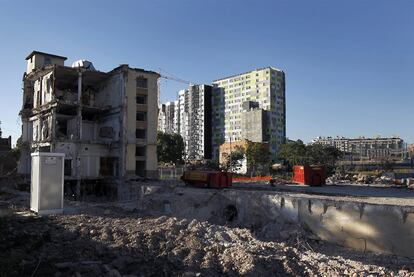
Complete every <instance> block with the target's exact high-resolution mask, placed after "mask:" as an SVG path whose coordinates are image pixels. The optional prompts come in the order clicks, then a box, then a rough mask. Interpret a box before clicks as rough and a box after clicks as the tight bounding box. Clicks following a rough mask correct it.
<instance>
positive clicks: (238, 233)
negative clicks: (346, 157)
mask: <svg viewBox="0 0 414 277" xmlns="http://www.w3.org/2000/svg"><path fill="white" fill-rule="evenodd" d="M77 205H78V210H77V212H76V213H75V214H72V215H70V214H67V215H54V216H42V217H40V216H36V215H34V214H33V213H30V212H29V211H28V194H27V193H23V192H19V191H16V190H13V189H10V188H9V189H7V190H3V191H2V190H1V189H0V276H56V277H58V276H240V275H241V276H414V261H413V260H411V259H408V258H403V257H396V256H391V255H384V254H374V253H370V252H365V253H364V252H359V251H355V250H350V249H347V248H343V247H340V246H336V245H333V244H329V243H326V242H322V241H320V240H319V239H317V238H316V237H314V236H313V235H312V234H311V233H309V232H307V231H306V230H304V229H303V228H301V227H300V226H297V225H289V226H284V227H283V228H284V229H283V230H281V231H280V232H278V233H277V234H275V233H274V232H269V230H273V229H277V226H272V225H271V224H269V225H267V226H265V227H264V228H262V229H257V230H249V229H244V228H237V227H231V226H226V225H216V224H211V223H209V222H200V221H197V220H187V219H180V218H175V217H167V216H161V217H151V216H149V215H146V214H140V213H139V212H138V211H126V210H122V209H120V208H116V207H113V208H108V205H105V206H100V205H93V206H91V205H89V204H88V203H82V204H77ZM274 224H276V223H274ZM273 227H274V228H273Z"/></svg>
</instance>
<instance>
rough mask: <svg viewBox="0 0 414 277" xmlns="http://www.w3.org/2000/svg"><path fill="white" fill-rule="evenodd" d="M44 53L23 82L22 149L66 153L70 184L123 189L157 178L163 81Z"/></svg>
mask: <svg viewBox="0 0 414 277" xmlns="http://www.w3.org/2000/svg"><path fill="white" fill-rule="evenodd" d="M66 59H67V58H66V57H63V56H58V55H52V54H48V53H43V52H39V51H33V52H32V53H31V54H30V55H28V56H27V58H26V60H27V71H26V72H25V73H24V76H23V105H22V110H21V112H20V116H21V120H22V140H23V145H24V147H23V149H22V154H21V158H20V165H19V172H20V173H23V174H30V171H31V157H30V153H31V152H36V151H41V152H58V153H65V180H67V181H73V180H76V181H79V180H82V181H83V182H87V181H89V180H115V181H125V180H128V179H131V178H136V177H137V176H139V177H149V178H156V177H157V167H158V163H157V154H156V142H157V121H158V113H157V111H158V78H159V77H160V76H159V74H158V73H156V72H153V71H147V70H144V69H139V68H131V67H129V66H128V65H121V66H119V67H116V68H114V69H113V70H111V71H109V72H101V71H97V70H95V69H94V67H93V65H92V63H91V62H88V61H84V60H83V61H77V62H75V63H74V64H73V65H72V66H65V64H64V63H65V60H66Z"/></svg>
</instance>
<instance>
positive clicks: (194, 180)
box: [181, 170, 232, 188]
mask: <svg viewBox="0 0 414 277" xmlns="http://www.w3.org/2000/svg"><path fill="white" fill-rule="evenodd" d="M181 179H182V180H183V181H184V182H185V184H186V185H190V186H194V187H203V188H228V187H231V184H232V175H231V173H228V172H219V171H197V170H194V171H185V172H184V174H183V176H182V177H181Z"/></svg>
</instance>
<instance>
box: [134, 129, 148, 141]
mask: <svg viewBox="0 0 414 277" xmlns="http://www.w3.org/2000/svg"><path fill="white" fill-rule="evenodd" d="M146 134H147V132H146V130H145V129H136V130H135V137H136V138H137V139H145V138H146Z"/></svg>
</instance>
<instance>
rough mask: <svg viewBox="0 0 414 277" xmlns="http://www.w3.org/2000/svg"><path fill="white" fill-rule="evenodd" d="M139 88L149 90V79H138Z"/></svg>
mask: <svg viewBox="0 0 414 277" xmlns="http://www.w3.org/2000/svg"><path fill="white" fill-rule="evenodd" d="M137 88H148V79H147V78H143V77H139V78H137Z"/></svg>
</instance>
